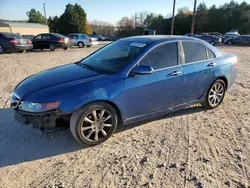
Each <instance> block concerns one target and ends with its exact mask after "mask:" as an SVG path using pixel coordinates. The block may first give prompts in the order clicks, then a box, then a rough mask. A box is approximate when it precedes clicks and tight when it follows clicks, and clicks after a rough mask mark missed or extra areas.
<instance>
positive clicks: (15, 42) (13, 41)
mask: <svg viewBox="0 0 250 188" xmlns="http://www.w3.org/2000/svg"><path fill="white" fill-rule="evenodd" d="M10 44H20V42H18V41H16V40H11V41H10Z"/></svg>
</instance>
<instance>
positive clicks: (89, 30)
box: [86, 23, 93, 35]
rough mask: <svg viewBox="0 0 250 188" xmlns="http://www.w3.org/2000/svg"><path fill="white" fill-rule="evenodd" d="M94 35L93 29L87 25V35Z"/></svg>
mask: <svg viewBox="0 0 250 188" xmlns="http://www.w3.org/2000/svg"><path fill="white" fill-rule="evenodd" d="M92 33H93V30H92V27H91V25H90V24H89V23H86V34H87V35H91V34H92Z"/></svg>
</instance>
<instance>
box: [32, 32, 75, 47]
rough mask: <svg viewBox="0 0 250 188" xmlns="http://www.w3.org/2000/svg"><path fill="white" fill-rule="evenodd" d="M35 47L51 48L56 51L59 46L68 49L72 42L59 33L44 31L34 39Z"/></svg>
mask: <svg viewBox="0 0 250 188" xmlns="http://www.w3.org/2000/svg"><path fill="white" fill-rule="evenodd" d="M32 43H33V46H34V49H41V50H43V49H50V50H51V51H55V50H56V49H57V48H63V49H64V50H67V49H68V48H69V47H70V46H72V43H71V41H70V39H69V38H68V37H66V36H63V35H61V34H58V33H43V34H39V35H37V36H35V37H34V38H33V39H32Z"/></svg>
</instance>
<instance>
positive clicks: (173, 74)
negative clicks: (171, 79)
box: [169, 71, 182, 76]
mask: <svg viewBox="0 0 250 188" xmlns="http://www.w3.org/2000/svg"><path fill="white" fill-rule="evenodd" d="M181 73H182V72H181V71H174V72H172V73H170V74H169V76H178V75H179V74H181Z"/></svg>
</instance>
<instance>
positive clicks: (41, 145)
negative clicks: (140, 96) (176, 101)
mask: <svg viewBox="0 0 250 188" xmlns="http://www.w3.org/2000/svg"><path fill="white" fill-rule="evenodd" d="M204 110H205V109H204V108H202V107H200V106H195V107H191V108H186V109H183V110H180V111H178V112H174V113H172V114H168V115H164V116H160V117H157V118H152V119H150V120H147V121H141V122H139V123H135V124H131V125H127V126H124V127H121V128H119V129H118V130H117V131H116V133H119V132H121V131H125V130H128V129H131V128H134V127H138V126H140V125H143V124H145V123H149V122H152V121H155V120H160V119H165V118H169V117H176V116H182V115H186V114H192V113H197V112H201V111H204ZM13 114H14V113H13V110H12V109H10V108H4V109H0V168H1V167H5V166H9V165H15V164H19V163H23V162H29V161H34V160H38V159H44V158H47V157H52V156H56V155H60V154H64V153H70V152H73V151H77V150H82V149H86V147H84V146H82V145H80V144H79V143H78V142H77V141H76V140H75V139H74V137H73V136H72V135H71V133H70V130H69V129H67V130H64V131H55V132H54V133H50V134H49V135H48V134H45V133H43V132H42V131H40V130H38V129H34V128H32V126H27V125H22V124H20V123H18V122H16V121H15V119H14V117H13Z"/></svg>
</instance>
